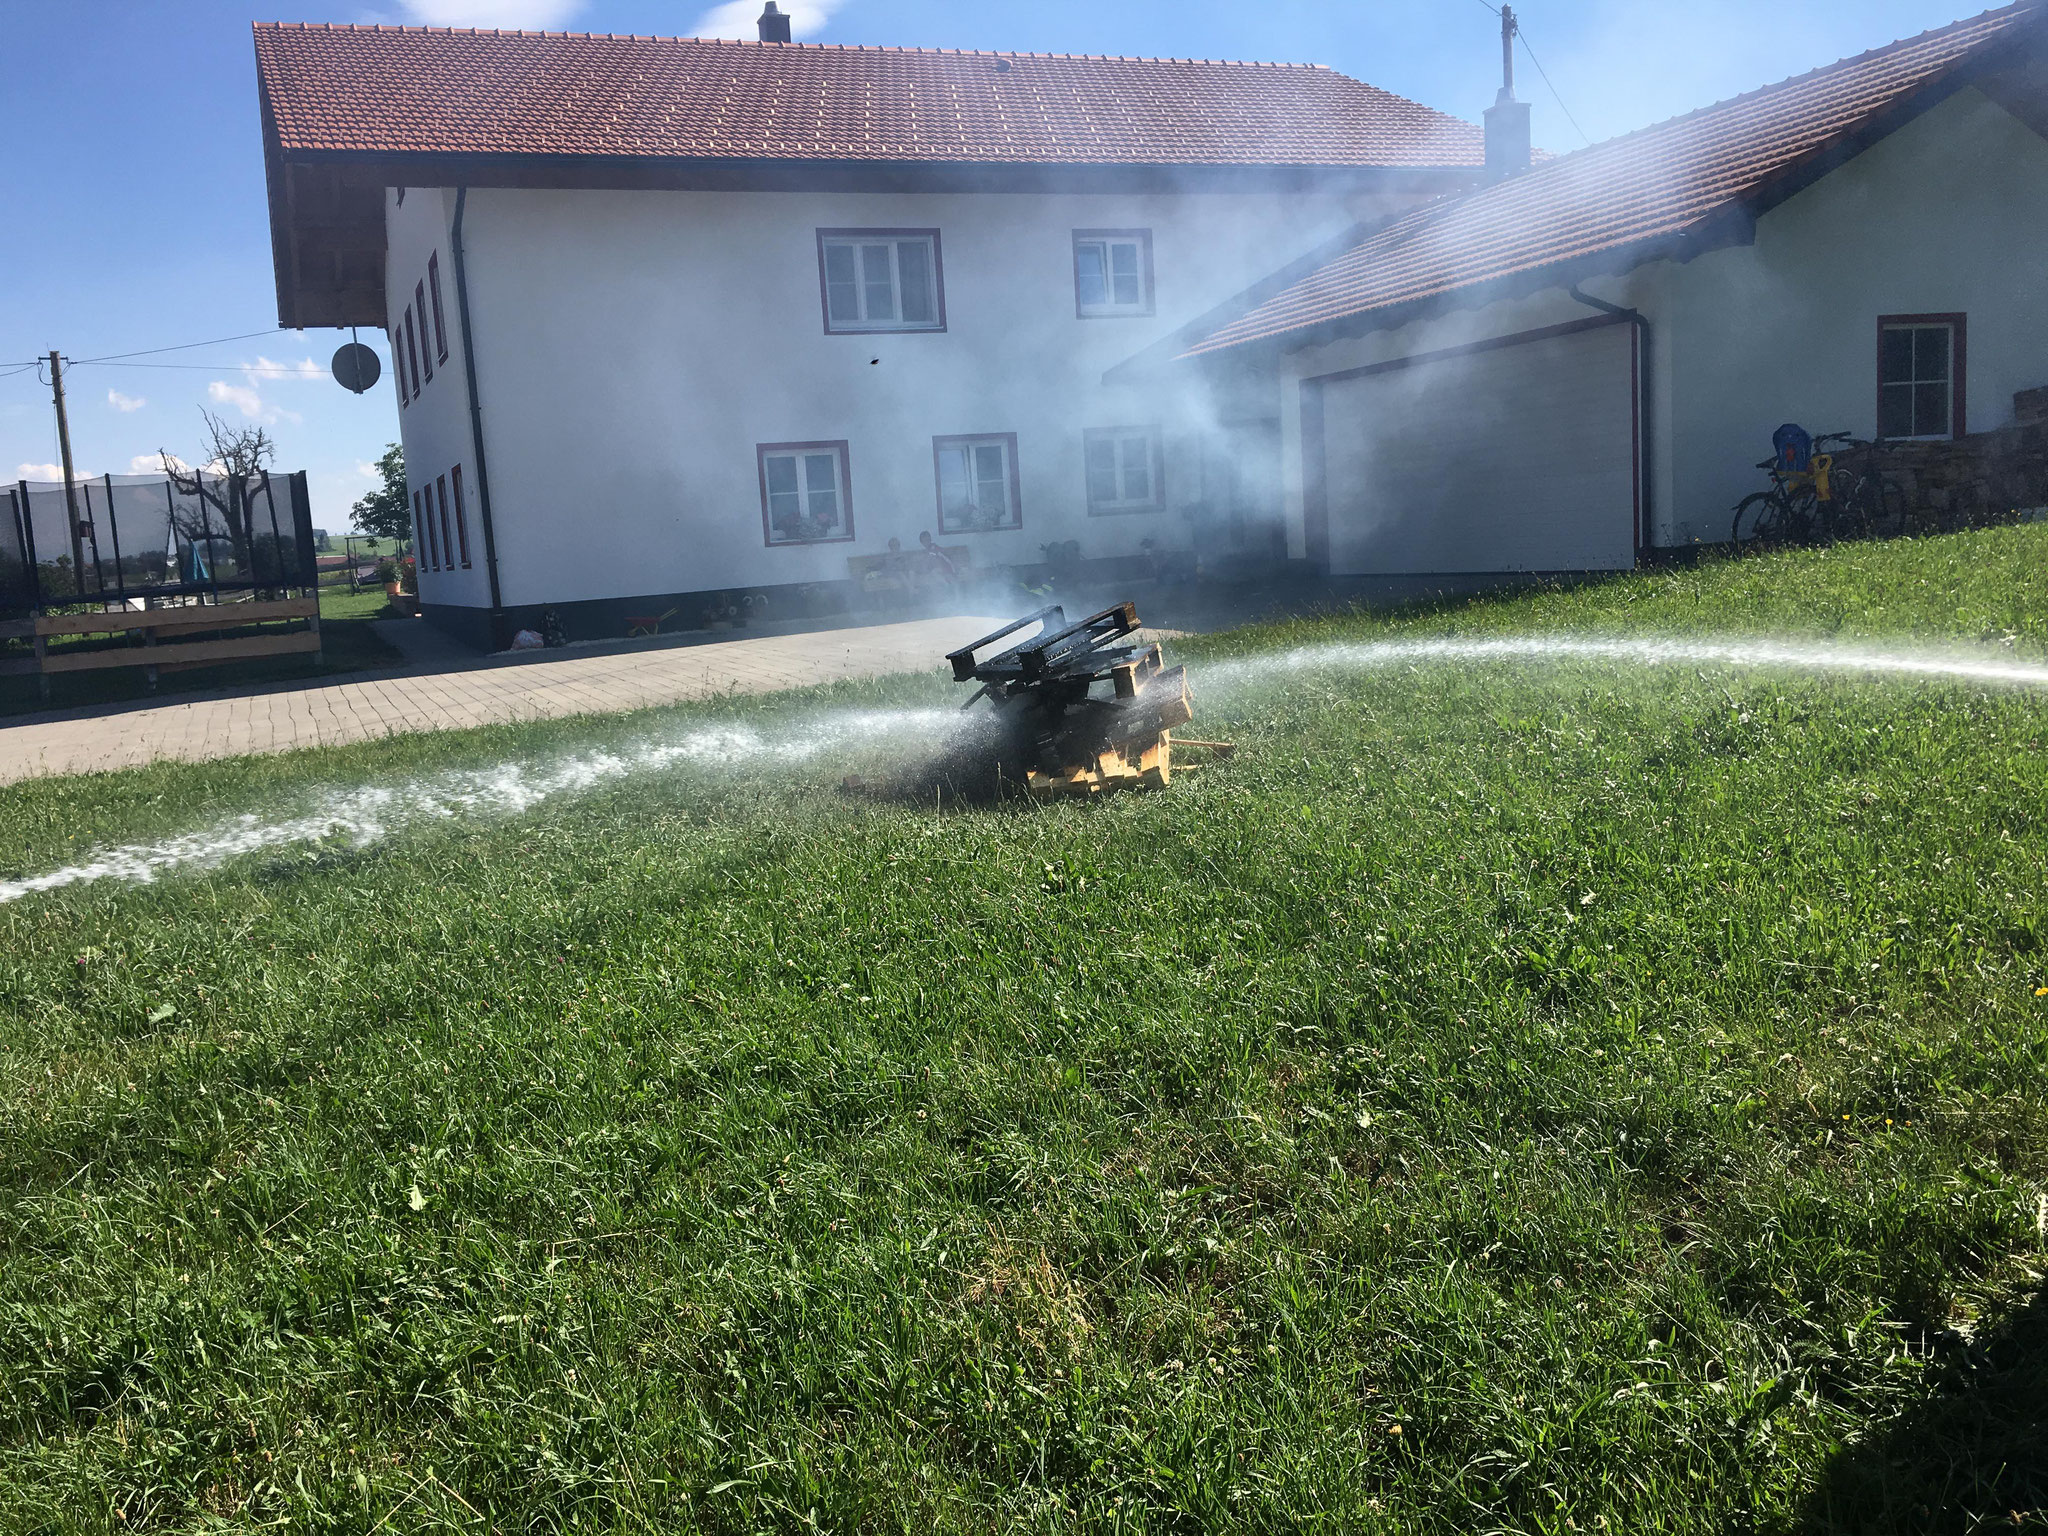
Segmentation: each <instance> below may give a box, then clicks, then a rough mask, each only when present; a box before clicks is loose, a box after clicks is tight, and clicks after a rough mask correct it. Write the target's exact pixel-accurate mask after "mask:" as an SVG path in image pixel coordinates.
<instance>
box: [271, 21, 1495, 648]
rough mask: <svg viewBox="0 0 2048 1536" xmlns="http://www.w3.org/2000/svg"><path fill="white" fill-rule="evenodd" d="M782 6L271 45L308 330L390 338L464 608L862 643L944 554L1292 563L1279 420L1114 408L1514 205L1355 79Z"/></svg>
mask: <svg viewBox="0 0 2048 1536" xmlns="http://www.w3.org/2000/svg"><path fill="white" fill-rule="evenodd" d="M775 11H776V8H775V7H774V6H773V5H770V6H769V7H768V8H767V14H765V15H764V17H763V21H762V27H763V34H764V40H762V41H759V42H723V41H712V40H700V39H690V38H648V37H608V36H579V35H564V34H558V33H548V34H538V33H515V32H486V31H449V30H441V29H423V28H395V27H361V26H298V25H269V24H265V25H259V26H258V27H257V28H256V55H257V64H258V76H259V82H260V88H261V98H262V100H261V105H262V120H263V128H264V142H265V153H266V165H267V171H268V181H269V193H270V203H271V225H272V235H273V242H274V254H275V260H276V268H277V279H278V307H279V318H280V322H281V323H282V324H284V325H287V326H294V327H304V326H363V327H377V328H382V329H384V330H386V331H387V333H388V334H389V336H390V339H391V349H392V355H393V357H394V359H395V360H396V366H395V367H394V369H393V372H394V373H395V374H396V375H397V378H396V380H395V381H394V382H395V390H396V396H397V399H398V401H399V420H400V424H401V429H402V433H403V438H404V446H405V458H406V465H407V468H408V473H409V476H410V479H411V488H412V494H413V497H414V502H415V507H416V509H417V513H418V516H417V519H416V521H417V526H418V534H419V539H418V544H419V551H420V578H419V579H420V594H421V598H422V604H423V608H424V611H425V613H426V614H427V616H428V617H429V618H430V619H433V620H435V621H436V622H438V623H440V624H441V625H443V626H445V627H446V628H448V629H450V630H451V631H454V632H456V633H459V634H462V635H465V636H468V637H470V638H472V639H474V640H475V641H476V642H477V643H479V644H484V643H495V644H503V643H504V642H505V640H506V638H507V636H508V635H509V634H510V632H511V631H512V630H513V629H514V628H515V627H518V626H524V625H530V624H533V623H535V622H536V621H537V618H538V616H539V614H540V613H541V612H542V611H543V610H544V609H547V608H553V609H554V610H556V611H557V613H559V615H560V616H561V618H562V619H563V621H564V623H565V625H566V627H567V628H568V630H569V632H570V633H571V634H572V635H582V636H591V637H597V636H608V635H619V634H622V633H624V632H625V630H626V628H627V626H628V625H629V623H631V621H632V620H633V619H635V618H637V617H661V616H663V615H668V616H669V623H670V625H671V627H676V626H679V625H680V626H687V625H690V624H693V623H696V622H699V621H700V619H701V617H702V616H703V615H704V614H706V613H709V612H715V611H716V610H717V609H718V608H719V607H720V606H721V605H723V604H725V603H728V602H733V601H737V600H740V599H742V598H744V599H746V600H748V601H749V602H751V603H753V604H756V605H758V606H759V609H760V611H762V612H763V613H764V614H765V615H766V616H769V617H788V618H798V617H805V616H812V615H825V614H830V613H833V612H838V611H843V610H845V609H846V608H847V607H848V606H849V604H851V603H855V602H857V601H858V600H859V597H860V591H861V583H860V580H859V579H858V574H859V571H860V566H861V561H862V560H863V558H864V557H868V556H873V555H877V554H881V553H883V552H885V551H887V550H888V549H889V547H890V544H891V541H892V540H893V541H897V542H899V543H900V544H901V545H902V546H903V547H904V548H906V549H910V550H913V551H914V550H916V549H917V547H918V538H919V535H920V534H929V535H931V536H933V538H934V539H935V540H936V541H937V542H938V543H939V544H941V545H942V546H945V547H948V548H955V549H957V548H961V547H964V548H966V549H967V551H968V559H969V561H970V563H971V565H972V566H973V567H976V568H999V567H1009V566H1020V565H1032V564H1035V563H1037V562H1038V561H1040V560H1041V558H1042V549H1043V546H1045V545H1047V544H1057V543H1061V542H1064V541H1069V540H1071V541H1074V542H1075V543H1077V544H1078V545H1079V546H1080V548H1081V553H1082V555H1083V557H1084V558H1088V559H1094V560H1102V561H1112V562H1113V561H1116V560H1119V559H1127V558H1130V557H1136V556H1139V555H1140V554H1141V552H1157V551H1161V550H1169V549H1185V548H1187V547H1188V546H1189V545H1190V544H1191V543H1192V542H1193V541H1194V540H1195V539H1196V538H1197V537H1199V536H1203V535H1205V534H1206V533H1207V532H1208V531H1210V530H1212V529H1213V528H1216V527H1223V528H1227V529H1228V530H1229V536H1230V538H1231V539H1232V540H1233V541H1234V547H1243V548H1247V549H1249V548H1252V547H1255V546H1256V545H1257V544H1258V543H1259V542H1260V539H1261V538H1262V537H1263V536H1264V535H1265V533H1266V532H1268V531H1269V532H1270V537H1271V538H1272V540H1273V542H1274V544H1275V546H1276V548H1277V547H1279V546H1280V545H1282V544H1284V540H1285V534H1284V531H1283V528H1282V523H1281V515H1282V509H1281V505H1280V501H1279V496H1278V485H1279V481H1280V475H1279V456H1280V434H1281V422H1282V414H1281V412H1280V410H1279V409H1278V408H1277V406H1276V405H1275V404H1274V403H1273V401H1272V399H1271V398H1265V399H1261V400H1258V401H1256V402H1254V405H1255V408H1254V409H1253V410H1251V411H1250V412H1249V413H1248V414H1244V415H1241V416H1234V415H1231V414H1230V413H1229V412H1223V413H1217V412H1215V411H1213V410H1211V408H1210V406H1209V404H1208V393H1207V388H1206V384H1205V383H1204V381H1202V380H1201V379H1200V378H1198V377H1190V379H1189V380H1188V381H1187V383H1186V384H1185V385H1183V384H1180V383H1177V382H1175V381H1173V380H1170V379H1169V380H1164V381H1162V380H1161V379H1160V378H1156V377H1154V378H1148V379H1146V380H1144V381H1142V382H1140V383H1138V384H1124V383H1117V382H1109V381H1106V380H1105V374H1107V373H1108V372H1109V371H1110V370H1111V369H1112V368H1113V367H1114V366H1115V365H1116V364H1118V363H1119V362H1121V361H1123V360H1125V359H1128V358H1130V357H1131V356H1132V355H1133V354H1135V353H1138V352H1141V351H1143V350H1144V349H1146V348H1147V347H1149V346H1152V345H1153V344H1155V343H1157V342H1159V341H1160V340H1162V339H1163V338H1166V337H1168V336H1171V335H1173V334H1174V333H1175V332H1176V331H1177V330H1178V329H1179V328H1181V327H1183V326H1184V325H1185V324H1186V323H1187V322H1188V321H1190V320H1191V319H1192V318H1194V317H1196V316H1200V315H1203V314H1205V313H1209V312H1211V311H1213V310H1214V309H1215V308H1216V306H1217V305H1219V304H1220V303H1223V302H1224V301H1226V300H1227V299H1228V298H1229V297H1230V296H1231V295H1233V294H1236V293H1239V292H1241V291H1242V290H1244V289H1245V287H1246V286H1247V285H1248V284H1250V283H1252V282H1254V281H1255V280H1256V279H1257V278H1258V277H1259V276H1260V275H1261V274H1264V273H1267V272H1270V271H1272V270H1273V269H1274V268H1275V267H1277V266H1279V265H1280V264H1281V263H1283V262H1285V261H1289V260H1292V259H1294V258H1297V257H1298V256H1300V254H1301V253H1302V252H1304V251H1309V250H1313V249H1317V248H1318V247H1322V246H1329V245H1330V242H1332V241H1335V240H1339V239H1341V238H1342V237H1343V236H1344V233H1345V232H1346V231H1348V230H1355V229H1358V228H1361V227H1368V226H1374V225H1378V224H1382V223H1384V222H1385V221H1386V220H1387V219H1389V218H1390V217H1392V216H1395V215H1397V214H1399V213H1400V212H1402V211H1404V210H1407V209H1412V208H1416V207H1420V206H1423V205H1425V204H1427V203H1430V202H1432V201H1433V200H1437V199H1440V198H1442V197H1444V196H1445V195H1447V194H1451V193H1455V192H1459V191H1462V190H1464V189H1467V188H1469V187H1472V186H1474V185H1477V184H1478V183H1479V181H1480V180H1481V179H1482V167H1483V162H1484V145H1483V140H1482V135H1481V132H1480V130H1479V129H1478V128H1477V127H1475V126H1473V125H1470V124H1466V123H1463V122H1460V121H1457V120H1456V119H1453V118H1450V117H1447V116H1445V115H1444V114H1442V113H1439V112H1435V111H1432V110H1430V109H1428V108H1426V107H1422V106H1420V105H1417V104H1416V103H1414V102H1411V101H1406V100H1404V99H1402V98H1400V97H1397V96H1393V95H1390V94H1388V93H1387V92H1385V91H1381V90H1377V89H1375V88H1374V87H1372V86H1369V85H1366V84H1363V83H1361V82H1359V81H1356V80H1353V79H1350V78H1348V77H1346V76H1344V75H1341V74H1338V73H1335V72H1333V71H1331V70H1328V69H1322V68H1314V67H1307V66H1292V65H1260V64H1236V63H1216V62H1208V61H1200V60H1185V59H1126V58H1096V57H1076V56H1065V55H1039V54H1015V53H1010V54H999V53H976V52H951V51H933V50H913V49H894V48H860V47H833V46H818V45H810V44H795V43H790V42H788V41H784V40H781V39H782V38H786V36H787V31H786V18H785V17H782V16H779V15H777V14H775ZM778 29H779V30H778ZM1330 248H1332V249H1334V248H1335V247H1334V246H1331V247H1330ZM1268 394H1269V396H1270V392H1268ZM1296 522H1297V524H1298V522H1299V513H1298V512H1297V513H1296ZM1296 542H1297V543H1298V542H1299V534H1298V529H1297V534H1296Z"/></svg>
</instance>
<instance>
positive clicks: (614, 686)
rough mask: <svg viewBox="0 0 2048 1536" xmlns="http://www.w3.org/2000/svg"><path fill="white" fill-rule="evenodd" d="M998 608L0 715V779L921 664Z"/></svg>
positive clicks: (936, 659) (616, 705)
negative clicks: (8, 717) (3, 718)
mask: <svg viewBox="0 0 2048 1536" xmlns="http://www.w3.org/2000/svg"><path fill="white" fill-rule="evenodd" d="M1007 622H1008V620H1006V619H992V618H975V617H964V618H963V617H956V618H949V619H916V620H912V621H910V622H907V623H900V624H875V625H870V626H868V627H866V628H862V629H830V630H816V631H812V632H811V633H808V634H801V635H764V636H758V637H756V636H750V637H748V638H745V639H738V640H723V641H717V642H714V643H711V644H697V645H679V646H660V647H656V648H651V649H641V650H627V651H620V650H606V651H601V652H595V653H591V652H579V651H576V650H573V649H572V650H568V651H553V652H544V653H541V654H540V655H538V656H536V657H534V658H532V659H527V658H519V659H517V660H510V659H506V658H491V659H489V660H485V661H479V662H475V663H471V664H469V665H466V666H458V667H449V668H442V669H437V670H432V671H423V670H418V669H414V670H411V671H404V672H398V673H364V674H360V675H358V676H356V677H353V678H346V679H335V680H333V681H330V682H326V683H322V684H318V685H314V686H309V687H287V688H279V689H274V690H270V691H267V692H262V693H224V694H216V695H205V694H201V695H197V696H193V697H188V698H184V699H180V700H179V701H178V702H176V703H169V704H150V705H143V706H139V707H117V708H114V709H106V708H101V709H97V710H66V711H62V712H60V713H56V714H49V715H32V716H28V717H25V718H20V719H18V721H16V722H12V723H5V724H0V784H8V783H12V782H14V781H15V780H17V779H27V778H34V777H36V776H38V775H41V774H60V773H84V772H89V771H93V770H100V769H111V768H131V767H134V766H136V765H137V764H140V763H151V762H155V761H157V760H158V759H159V758H178V759H182V760H184V761H187V762H198V761H201V760H204V759H206V758H215V757H238V756H241V755H242V754H244V753H249V752H289V751H291V750H292V749H293V748H295V747H326V746H334V745H337V744H339V743H341V742H348V741H363V740H365V739H367V738H369V737H373V736H390V735H396V734H398V733H401V732H405V731H447V730H460V729H462V728H463V727H465V726H473V725H489V724H493V723H495V722H497V721H502V720H537V719H544V718H547V717H549V716H554V715H582V714H600V713H609V712H612V711H617V710H626V709H644V708H646V707H648V706H649V705H653V704H674V703H677V702H678V701H680V700H683V699H702V698H710V697H712V696H714V695H716V694H722V693H770V692H773V691H774V690H776V689H779V688H801V687H804V686H806V685H808V684H812V683H827V682H832V681H834V680H835V679H838V678H847V677H881V676H884V675H886V674H889V673H892V672H925V671H930V670H933V669H934V668H936V667H939V666H941V665H943V661H942V658H943V657H944V655H945V653H946V652H947V651H949V650H951V649H953V648H954V647H955V646H958V645H961V644H963V643H965V642H966V641H969V640H973V639H975V638H976V637H978V636H980V635H985V634H987V633H988V632H989V631H990V630H993V629H997V628H1000V627H1001V626H1002V625H1003V624H1005V623H1007Z"/></svg>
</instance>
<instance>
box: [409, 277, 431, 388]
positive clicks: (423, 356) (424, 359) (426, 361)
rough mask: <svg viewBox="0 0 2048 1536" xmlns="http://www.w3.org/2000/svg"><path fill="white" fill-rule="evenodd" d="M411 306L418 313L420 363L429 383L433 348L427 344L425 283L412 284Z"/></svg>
mask: <svg viewBox="0 0 2048 1536" xmlns="http://www.w3.org/2000/svg"><path fill="white" fill-rule="evenodd" d="M412 307H413V308H414V309H416V310H418V311H419V315H420V363H421V365H422V367H423V368H424V370H425V372H426V375H427V382H428V383H429V384H431V383H433V382H434V349H433V348H432V347H430V346H428V345H427V285H426V284H425V283H424V282H418V283H414V284H413V285H412Z"/></svg>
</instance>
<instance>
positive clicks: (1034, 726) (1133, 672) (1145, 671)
mask: <svg viewBox="0 0 2048 1536" xmlns="http://www.w3.org/2000/svg"><path fill="white" fill-rule="evenodd" d="M1033 624H1036V625H1037V626H1038V630H1037V633H1035V634H1033V635H1031V636H1030V637H1029V638H1028V639H1024V640H1019V641H1015V642H1013V643H1012V644H1010V645H1009V646H1008V647H1007V648H1006V649H1003V650H998V651H995V652H994V653H993V654H990V655H988V656H986V657H981V656H978V654H977V653H980V652H986V651H989V650H990V648H991V647H994V646H996V645H997V644H998V643H999V642H1001V641H1005V640H1009V639H1010V638H1011V637H1012V636H1014V635H1016V634H1017V633H1018V632H1019V631H1020V630H1024V629H1026V628H1028V627H1029V626H1031V625H1033ZM1137 628H1138V610H1137V608H1136V606H1135V605H1134V604H1131V603H1119V604H1118V605H1117V606H1116V607H1114V608H1105V609H1104V610H1103V611H1102V612H1100V613H1098V614H1094V615H1091V616H1090V617H1088V618H1085V619H1083V620H1081V621H1080V622H1079V623H1078V624H1069V623H1068V622H1067V616H1066V613H1065V611H1064V610H1063V609H1060V608H1058V607H1052V608H1041V609H1039V611H1038V612H1036V613H1032V614H1027V615H1025V616H1024V617H1023V618H1021V619H1019V620H1017V621H1016V622H1015V623H1014V624H1006V625H1005V626H1004V627H1003V628H1001V629H999V630H997V631H996V632H995V633H994V634H992V635H984V636H982V637H981V639H979V640H977V641H975V642H974V643H973V644H972V645H967V646H962V647H961V648H960V649H959V650H957V651H952V652H949V653H948V654H947V656H946V659H947V660H948V661H950V662H951V663H952V664H953V680H954V681H955V682H961V683H968V682H978V683H980V684H981V687H980V688H979V689H977V690H976V692H975V694H974V697H973V698H970V699H969V700H968V701H967V704H966V705H965V706H963V708H971V707H972V706H973V705H974V704H975V703H976V702H977V701H979V700H981V699H983V698H986V699H987V700H988V701H989V702H990V703H991V704H992V705H994V707H995V718H996V721H997V724H998V727H999V728H1000V730H1001V731H1002V733H1003V737H1004V740H1003V743H1002V749H1001V750H1002V760H1003V762H1004V764H1005V765H1006V767H1007V768H1008V769H1009V771H1011V772H1013V773H1016V774H1018V775H1020V776H1021V777H1022V779H1023V783H1024V788H1025V790H1026V791H1027V792H1028V793H1030V794H1034V795H1061V794H1065V795H1092V794H1097V793H1099V792H1101V791H1103V790H1110V789H1132V788H1138V787H1140V786H1154V785H1164V784H1165V783H1167V782H1168V780H1170V779H1171V778H1172V776H1173V737H1172V731H1173V728H1174V727H1175V726H1177V725H1181V724H1184V723H1185V722H1186V721H1188V720H1190V719H1192V718H1193V715H1194V709H1193V706H1192V704H1191V702H1190V700H1189V698H1188V679H1187V671H1186V669H1185V668H1182V667H1166V666H1165V665H1164V664H1163V663H1162V661H1161V659H1160V655H1159V647H1158V646H1157V645H1148V644H1141V643H1139V642H1137V641H1134V640H1131V639H1129V638H1128V637H1129V636H1131V635H1132V634H1133V633H1134V632H1135V631H1136V630H1137ZM1105 687H1106V688H1107V691H1106V692H1104V691H1101V690H1102V689H1103V688H1105Z"/></svg>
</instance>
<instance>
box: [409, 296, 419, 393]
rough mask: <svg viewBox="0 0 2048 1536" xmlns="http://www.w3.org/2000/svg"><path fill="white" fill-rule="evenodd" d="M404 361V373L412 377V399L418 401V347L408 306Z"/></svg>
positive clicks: (410, 310) (410, 308)
mask: <svg viewBox="0 0 2048 1536" xmlns="http://www.w3.org/2000/svg"><path fill="white" fill-rule="evenodd" d="M405 361H406V371H407V372H408V373H410V374H411V376H412V393H413V398H414V399H418V398H419V393H420V345H419V343H418V342H417V341H415V340H414V339H413V332H412V306H411V305H410V304H408V305H406V307H405Z"/></svg>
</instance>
